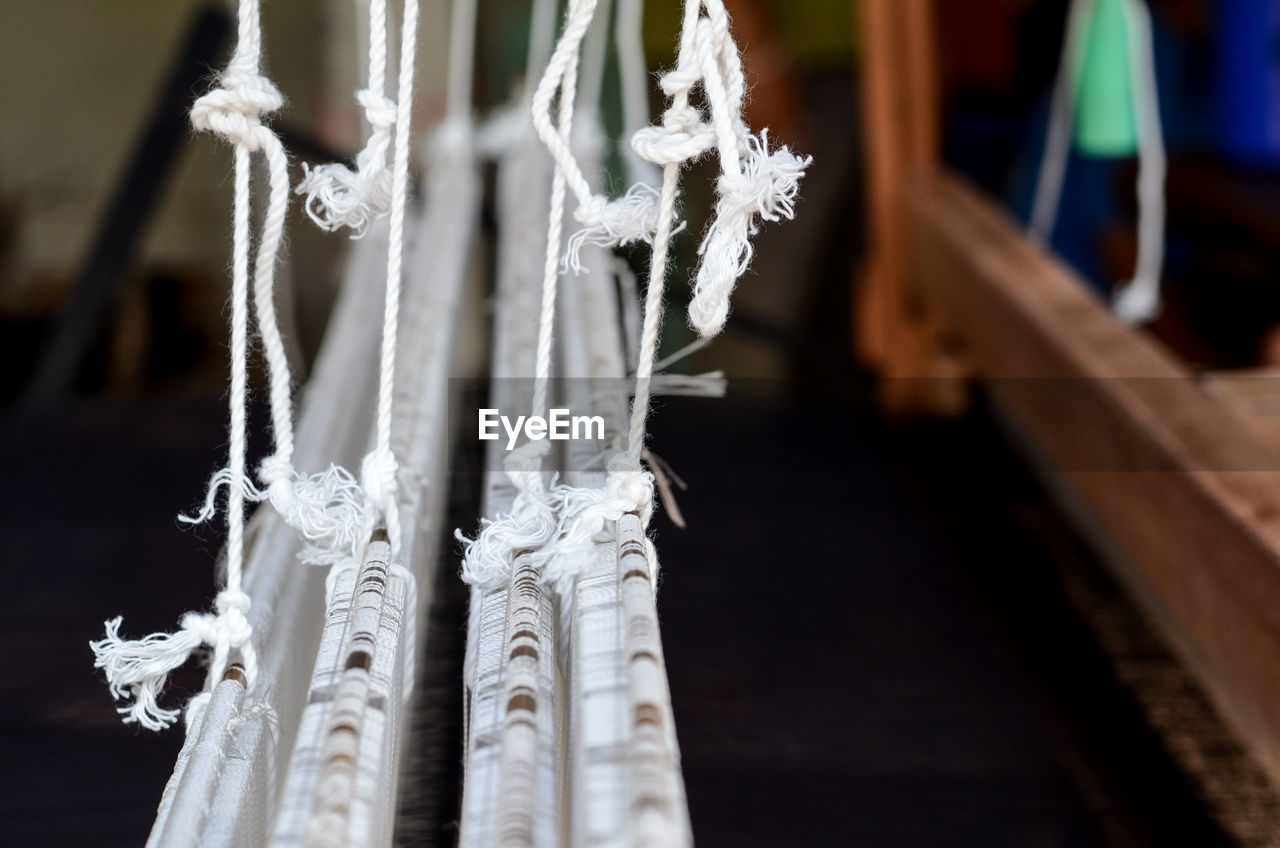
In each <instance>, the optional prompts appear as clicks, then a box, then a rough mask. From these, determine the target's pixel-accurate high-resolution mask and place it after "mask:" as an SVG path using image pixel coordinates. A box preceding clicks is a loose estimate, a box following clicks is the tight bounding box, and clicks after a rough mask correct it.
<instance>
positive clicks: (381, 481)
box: [360, 450, 399, 515]
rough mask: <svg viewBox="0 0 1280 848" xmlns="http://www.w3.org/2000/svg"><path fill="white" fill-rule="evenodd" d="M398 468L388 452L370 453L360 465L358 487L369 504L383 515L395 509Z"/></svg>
mask: <svg viewBox="0 0 1280 848" xmlns="http://www.w3.org/2000/svg"><path fill="white" fill-rule="evenodd" d="M398 468H399V463H397V462H396V457H395V454H393V453H391V452H390V451H376V450H375V451H370V452H369V453H368V454H366V455H365V458H364V461H363V462H361V463H360V485H361V487H362V488H363V489H364V492H365V495H367V496H368V498H369V502H370V503H372V504H373V505H374V506H376V507H377V508H378V511H379V512H381V513H383V514H384V515H385V514H387V513H388V512H389V511H390V510H392V509H394V508H395V497H396V471H397V470H398Z"/></svg>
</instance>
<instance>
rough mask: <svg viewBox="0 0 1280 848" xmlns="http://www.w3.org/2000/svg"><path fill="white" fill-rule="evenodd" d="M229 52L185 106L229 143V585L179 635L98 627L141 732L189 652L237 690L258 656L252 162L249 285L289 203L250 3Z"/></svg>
mask: <svg viewBox="0 0 1280 848" xmlns="http://www.w3.org/2000/svg"><path fill="white" fill-rule="evenodd" d="M238 15H239V26H238V40H237V44H236V51H235V54H234V55H233V56H232V59H231V62H230V64H229V65H228V66H227V69H226V71H225V72H224V73H223V74H222V77H221V79H220V86H219V87H218V88H216V89H214V90H213V91H211V92H209V93H208V94H206V95H204V96H203V97H201V98H199V99H198V100H197V101H196V102H195V104H194V105H193V106H192V109H191V122H192V124H193V125H194V126H195V127H196V129H200V130H208V131H211V132H215V133H217V134H219V135H222V136H224V137H225V138H226V139H227V140H228V141H230V142H231V143H232V144H233V145H235V148H236V152H235V213H234V222H233V234H234V245H233V256H232V285H231V301H232V316H231V391H230V400H229V406H230V433H229V442H230V445H229V462H228V466H227V469H226V471H225V473H223V472H219V473H217V474H215V475H214V476H213V479H212V480H211V481H210V489H211V494H210V496H209V498H207V499H206V506H205V509H204V510H203V511H202V514H205V513H208V514H210V515H211V510H210V508H209V500H210V499H212V498H213V497H214V495H213V494H212V490H214V489H216V488H218V487H219V486H222V485H225V486H226V488H227V579H226V586H225V587H224V588H223V590H222V591H221V592H219V593H218V597H217V600H216V603H215V610H216V614H212V615H211V614H197V613H188V614H187V615H186V616H184V617H183V619H182V627H181V629H180V630H179V632H178V633H175V634H172V635H170V634H162V633H152V634H150V635H148V636H145V637H143V638H142V639H139V640H134V641H129V640H124V639H121V638H120V636H119V631H120V624H121V619H120V618H119V617H117V618H115V619H113V620H111V621H108V622H107V623H106V638H105V639H102V640H101V641H98V642H90V647H91V648H92V649H93V653H94V657H95V660H94V666H95V667H96V668H101V669H103V670H104V671H105V672H106V676H107V681H108V683H109V685H110V688H111V693H112V695H113V696H114V697H115V698H116V699H117V700H124V699H127V698H132V699H133V703H132V705H130V706H124V707H120V708H119V712H120V713H121V714H122V715H123V716H124V717H125V718H124V720H125V722H126V723H133V722H136V723H138V724H141V725H142V726H143V727H145V728H147V729H149V730H160V729H162V728H164V727H167V726H168V725H170V724H172V723H173V721H174V720H175V719H176V718H177V711H176V710H166V709H163V708H161V707H160V706H159V703H158V698H159V695H160V692H161V691H162V690H163V689H164V685H165V682H166V680H167V679H168V675H169V673H170V672H171V671H173V670H174V669H176V668H178V667H179V666H180V665H182V664H183V663H184V662H185V661H186V659H187V657H189V656H190V654H191V652H192V651H194V650H195V649H196V648H198V647H199V646H200V645H202V644H205V645H209V646H211V647H212V648H213V656H212V658H211V661H210V670H209V680H210V681H213V682H216V681H218V680H220V679H221V677H222V675H223V673H224V672H225V671H226V668H227V665H228V663H229V661H230V658H231V655H232V652H238V654H239V656H240V660H241V662H242V663H243V666H244V673H245V685H246V687H252V686H253V684H254V681H255V679H256V676H257V671H258V663H257V654H256V652H255V651H254V648H253V638H252V637H253V629H252V627H251V626H250V625H249V620H248V613H249V609H250V604H251V602H250V599H249V596H248V595H247V594H245V593H244V591H243V590H242V589H241V582H242V578H243V570H244V502H245V499H246V497H252V496H256V495H257V491H256V489H254V487H253V485H252V484H251V483H249V482H248V481H247V480H246V479H245V470H244V463H245V451H246V435H245V429H246V428H245V397H246V391H247V383H248V364H247V356H248V303H247V300H248V290H249V240H250V195H249V189H250V186H249V178H250V155H251V154H252V153H254V152H258V151H261V152H262V153H263V154H264V155H265V156H266V158H267V161H268V165H269V168H270V171H271V175H272V197H273V203H272V204H271V206H270V207H269V209H268V211H267V214H266V218H265V221H264V224H263V234H262V238H261V242H260V245H259V248H258V251H259V252H258V266H257V268H256V270H255V278H256V277H257V276H258V275H260V274H261V272H262V270H263V266H264V262H265V263H266V264H268V265H269V266H271V267H272V268H273V267H274V264H275V253H276V250H277V249H278V247H279V243H280V239H281V235H282V230H283V218H284V210H283V207H282V206H281V205H280V204H279V203H278V202H277V201H278V198H277V197H276V195H277V194H278V192H277V189H278V188H279V187H280V184H281V178H282V179H283V188H284V195H285V196H284V200H285V202H287V193H288V175H287V173H284V167H287V162H286V161H285V157H284V151H283V148H282V147H281V145H280V141H279V139H278V138H277V137H276V135H275V134H274V133H273V132H271V130H269V129H268V128H266V127H265V126H263V125H262V123H261V117H262V115H263V114H266V113H269V112H272V111H274V110H276V109H278V108H280V106H281V105H282V104H283V98H282V97H281V96H280V92H279V91H277V90H276V88H275V86H274V85H272V84H271V82H270V81H269V80H267V79H266V78H265V77H263V76H262V75H261V73H260V62H261V54H262V33H261V24H260V20H259V5H258V0H241V2H240V5H239V11H238Z"/></svg>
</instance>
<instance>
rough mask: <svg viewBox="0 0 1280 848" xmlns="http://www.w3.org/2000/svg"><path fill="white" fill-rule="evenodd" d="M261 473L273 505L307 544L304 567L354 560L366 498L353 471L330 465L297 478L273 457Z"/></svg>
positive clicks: (298, 474)
mask: <svg viewBox="0 0 1280 848" xmlns="http://www.w3.org/2000/svg"><path fill="white" fill-rule="evenodd" d="M259 473H260V474H261V476H262V480H263V482H265V483H266V484H267V498H268V499H269V500H270V501H271V505H272V506H273V507H274V508H275V509H276V511H277V512H278V513H280V517H281V518H282V519H284V522H285V523H286V524H288V525H289V526H290V527H292V528H293V529H295V530H297V531H298V533H299V534H300V535H301V536H302V538H303V539H304V540H305V541H306V546H305V547H304V548H303V552H302V555H301V557H302V559H303V560H304V561H305V562H309V563H312V564H315V565H332V564H334V563H335V562H341V561H344V560H346V559H348V558H350V557H355V556H357V555H358V553H359V550H360V545H361V544H362V543H363V538H362V536H361V531H362V530H363V528H364V525H365V512H366V510H365V504H366V495H365V491H364V489H363V488H362V487H361V485H360V483H359V481H357V480H356V479H355V477H353V476H352V475H351V472H349V471H347V470H346V469H345V468H342V467H340V466H337V465H330V466H329V467H328V468H327V469H326V470H324V471H321V472H319V473H316V474H301V473H299V472H297V471H295V470H294V469H293V468H292V466H290V465H289V464H288V463H287V462H283V461H281V460H279V459H278V458H277V457H271V458H268V459H267V460H266V461H265V462H263V463H262V468H261V471H260V472H259Z"/></svg>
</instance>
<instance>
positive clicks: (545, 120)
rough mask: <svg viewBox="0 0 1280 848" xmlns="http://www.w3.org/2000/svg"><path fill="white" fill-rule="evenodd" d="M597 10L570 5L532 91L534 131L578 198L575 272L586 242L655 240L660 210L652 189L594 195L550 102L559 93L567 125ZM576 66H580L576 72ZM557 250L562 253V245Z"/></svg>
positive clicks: (568, 261)
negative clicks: (585, 43) (554, 119)
mask: <svg viewBox="0 0 1280 848" xmlns="http://www.w3.org/2000/svg"><path fill="white" fill-rule="evenodd" d="M595 10H596V0H577V2H575V3H572V4H570V6H569V10H568V12H567V14H566V19H565V26H564V30H563V32H562V34H561V36H560V40H559V41H558V42H557V43H556V47H555V50H554V51H553V52H552V54H551V60H550V61H549V62H548V63H547V68H546V70H545V72H544V73H543V75H542V79H541V81H540V82H539V83H538V87H537V90H536V91H535V92H534V95H533V126H534V129H535V130H536V131H537V133H538V138H539V139H541V141H542V143H543V144H544V145H546V147H547V150H548V151H549V152H550V153H551V157H552V159H554V160H555V163H556V175H557V179H559V180H561V181H563V182H564V183H565V184H566V185H567V186H568V188H569V190H571V191H572V192H573V194H574V198H575V199H576V200H577V202H578V209H577V210H576V211H575V212H574V218H575V219H576V220H577V221H578V222H579V223H580V224H582V225H583V229H582V231H581V232H579V233H577V234H575V235H574V236H573V237H572V238H570V240H569V245H568V251H567V253H566V255H565V259H564V263H565V266H566V267H568V268H572V269H574V271H575V272H581V271H582V270H583V268H582V260H581V256H580V251H581V249H582V246H583V245H586V244H593V245H600V246H602V247H619V246H622V245H626V244H632V243H635V242H639V241H645V242H649V241H652V240H653V231H654V227H655V225H656V222H657V219H656V215H657V210H656V209H655V208H654V205H653V204H654V201H655V200H656V197H655V196H654V193H653V191H652V189H649V191H647V192H646V191H636V190H633V191H629V192H627V193H626V194H625V195H624V196H623V197H621V198H618V199H617V200H609V199H608V198H605V197H603V196H599V195H596V194H594V193H593V192H592V191H591V186H590V184H589V183H588V182H587V179H586V177H585V176H584V175H583V173H582V169H581V168H580V167H579V165H578V162H577V159H575V158H574V155H573V151H572V149H571V148H570V145H569V137H570V136H569V135H568V134H564V133H561V132H560V131H559V130H558V129H557V127H556V126H555V124H554V123H553V122H552V120H551V103H552V101H553V100H555V99H556V98H557V95H558V96H559V103H560V113H561V118H562V123H563V116H564V115H565V113H566V105H567V107H568V111H569V112H571V111H572V108H573V107H572V102H571V101H572V95H573V89H574V87H575V80H574V78H575V77H576V66H577V63H578V60H579V55H580V52H581V46H582V39H583V37H584V36H585V35H586V32H587V30H588V29H589V28H590V26H591V23H592V20H593V18H594V15H595ZM571 66H572V67H573V68H574V69H575V70H574V72H573V73H572V74H571V73H570V68H571ZM561 191H562V192H563V189H561ZM556 249H557V252H558V251H559V244H558V243H557V246H556Z"/></svg>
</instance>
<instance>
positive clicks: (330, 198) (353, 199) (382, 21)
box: [297, 0, 397, 238]
mask: <svg viewBox="0 0 1280 848" xmlns="http://www.w3.org/2000/svg"><path fill="white" fill-rule="evenodd" d="M367 2H368V6H369V84H368V87H367V88H365V89H363V90H361V91H358V92H356V101H357V102H358V103H359V104H360V105H361V106H362V107H364V114H365V120H367V121H368V122H369V138H368V141H366V142H365V146H364V149H363V150H361V151H360V153H359V154H358V155H357V156H356V168H355V170H354V171H352V170H351V169H350V168H348V167H347V166H346V165H345V164H342V163H339V162H334V163H329V164H325V165H320V166H318V167H316V168H314V169H310V168H308V167H307V166H306V165H303V170H304V176H303V179H302V182H301V183H299V185H298V189H297V192H298V194H302V195H306V198H307V200H306V203H305V204H304V207H303V208H305V209H306V210H307V215H308V217H310V218H311V220H312V221H314V222H315V224H316V226H318V227H320V228H321V229H324V230H328V231H330V232H332V231H334V230H338V229H341V228H342V227H348V228H350V229H351V237H352V238H360V237H361V236H363V235H364V234H365V231H366V230H367V229H368V226H369V224H370V222H372V221H375V220H377V219H378V218H381V217H383V216H384V215H386V214H387V212H388V211H389V210H390V208H391V194H392V191H391V179H392V175H391V171H390V170H389V169H388V167H387V151H388V149H389V148H390V146H391V133H392V130H393V129H394V128H395V125H396V112H397V110H396V103H395V101H393V100H390V99H389V98H388V97H387V96H386V91H385V89H386V66H387V2H386V0H367Z"/></svg>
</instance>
